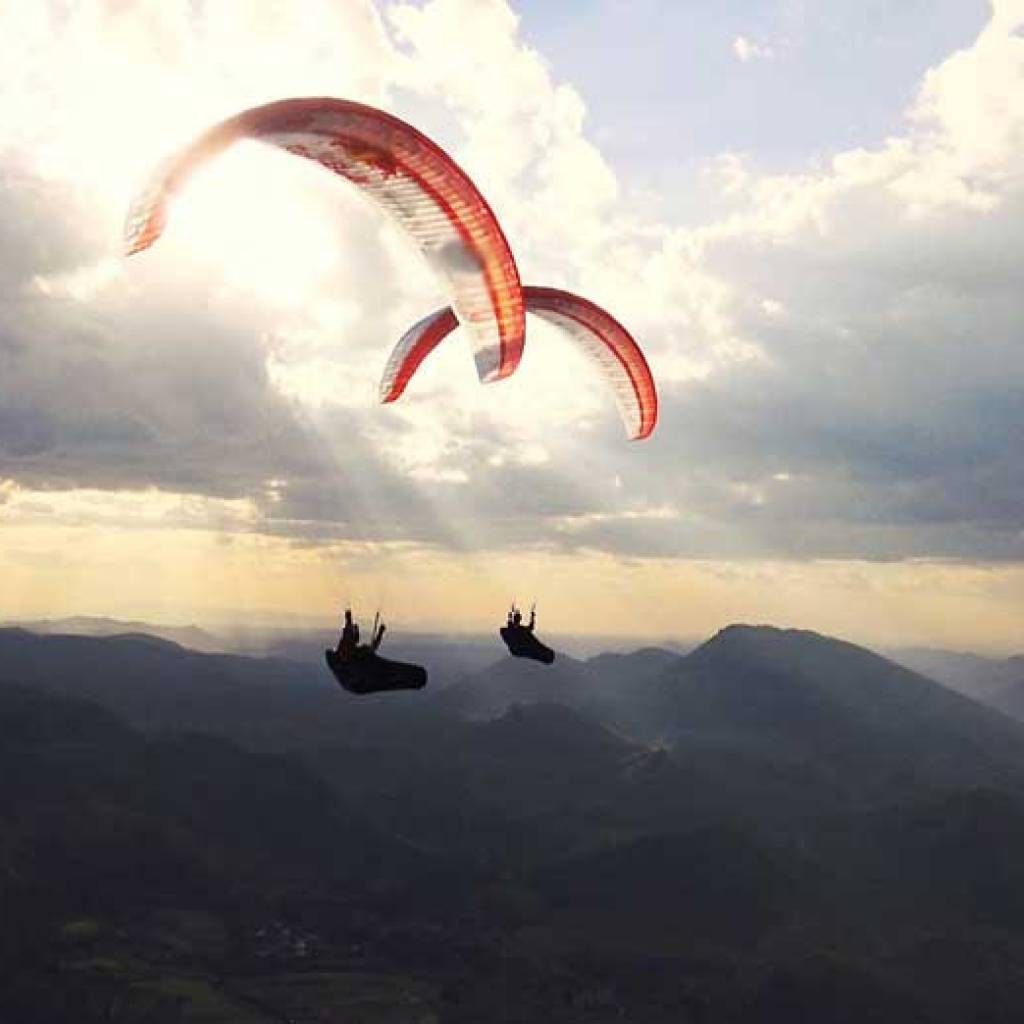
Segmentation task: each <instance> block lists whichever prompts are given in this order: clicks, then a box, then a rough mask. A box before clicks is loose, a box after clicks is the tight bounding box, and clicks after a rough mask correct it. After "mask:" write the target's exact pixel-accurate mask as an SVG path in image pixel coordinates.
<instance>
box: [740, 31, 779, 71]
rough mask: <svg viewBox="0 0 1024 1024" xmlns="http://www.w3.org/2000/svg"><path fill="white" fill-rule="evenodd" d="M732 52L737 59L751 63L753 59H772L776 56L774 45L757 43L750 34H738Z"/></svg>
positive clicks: (743, 62)
mask: <svg viewBox="0 0 1024 1024" xmlns="http://www.w3.org/2000/svg"><path fill="white" fill-rule="evenodd" d="M732 52H733V53H734V54H735V55H736V59H737V60H738V61H740V62H741V63H742V64H749V63H750V62H751V61H753V60H763V59H770V58H772V57H774V56H775V51H774V50H773V49H772V47H770V46H767V45H765V44H763V43H756V42H754V40H752V39H750V38H749V37H748V36H742V35H741V36H736V38H735V39H734V40H733V41H732Z"/></svg>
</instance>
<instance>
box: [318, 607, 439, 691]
mask: <svg viewBox="0 0 1024 1024" xmlns="http://www.w3.org/2000/svg"><path fill="white" fill-rule="evenodd" d="M386 628H387V627H386V626H385V625H384V623H383V622H381V621H380V613H379V612H378V613H377V614H376V615H375V616H374V620H373V634H372V637H371V640H370V643H368V644H360V643H359V624H358V623H357V622H355V621H354V620H353V618H352V610H351V609H350V608H346V609H345V619H344V626H343V627H342V631H341V638H340V639H339V640H338V646H337V647H336V648H334V649H333V650H332V649H331V648H328V649H327V650H326V651H324V660H325V661H326V662H327V667H328V668H329V669H330V670H331V672H332V673H333V674H334V678H335V679H337V681H338V685H339V686H340V687H341V688H342V689H343V690H348V692H349V693H357V694H365V693H386V692H390V691H394V690H422V689H423V687H424V686H426V685H427V670H426V669H425V668H423V667H422V666H420V665H410V664H407V663H406V662H404V661H391V660H390V659H388V658H382V657H381V656H380V655H379V654H378V653H377V650H378V649H379V647H380V645H381V642H382V641H383V639H384V632H385V630H386Z"/></svg>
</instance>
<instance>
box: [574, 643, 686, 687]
mask: <svg viewBox="0 0 1024 1024" xmlns="http://www.w3.org/2000/svg"><path fill="white" fill-rule="evenodd" d="M681 657H682V655H681V654H677V653H676V652H674V651H667V650H665V649H664V648H663V647H642V648H640V649H639V650H637V651H632V652H630V653H629V654H621V653H613V654H598V655H595V656H594V657H593V658H589V659H588V660H587V662H586V665H587V668H589V669H590V670H591V671H593V672H595V673H597V674H599V675H600V676H615V677H617V678H619V679H622V680H626V679H628V678H635V677H638V676H642V677H650V676H653V675H655V674H656V673H659V672H664V671H665V669H667V668H668V667H669V666H670V665H674V664H676V663H677V662H678V661H679V659H680V658H681Z"/></svg>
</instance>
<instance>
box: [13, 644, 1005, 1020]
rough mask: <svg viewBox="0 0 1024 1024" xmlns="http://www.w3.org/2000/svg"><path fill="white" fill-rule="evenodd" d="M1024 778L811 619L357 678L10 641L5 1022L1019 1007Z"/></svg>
mask: <svg viewBox="0 0 1024 1024" xmlns="http://www.w3.org/2000/svg"><path fill="white" fill-rule="evenodd" d="M456 660H457V659H455V658H454V657H453V658H452V659H450V660H449V662H448V664H449V665H454V664H455V662H456ZM1011 665H1012V663H1011ZM1022 792H1024V725H1021V724H1020V723H1018V722H1016V721H1014V720H1013V719H1012V718H1010V717H1008V716H1007V715H1004V714H1002V713H1000V712H998V711H996V710H994V709H992V708H991V707H988V706H986V705H985V704H983V703H981V702H979V701H977V700H973V699H971V698H970V697H968V696H965V695H964V694H963V693H958V692H955V691H954V690H952V689H950V688H948V687H946V686H943V685H942V684H941V683H939V682H936V681H935V680H933V679H930V678H927V677H926V676H924V675H922V674H920V673H919V672H916V671H913V670H911V669H910V668H907V667H905V666H903V665H899V664H897V663H895V662H894V661H892V660H889V659H886V658H883V657H881V656H879V655H877V654H874V653H872V652H871V651H868V650H866V649H864V648H861V647H857V646H855V645H853V644H849V643H846V642H844V641H841V640H837V639H834V638H830V637H825V636H821V635H818V634H815V633H811V632H807V631H801V630H783V629H776V628H772V627H765V626H745V625H733V626H729V627H727V628H725V629H723V630H721V631H720V632H719V633H717V634H716V635H715V636H713V637H711V638H710V639H709V640H707V641H706V642H705V643H703V644H701V645H700V646H698V647H697V648H696V649H695V650H693V651H691V652H689V653H679V652H676V651H672V650H667V649H661V648H644V649H640V650H636V651H633V652H631V653H614V654H602V655H597V656H595V657H591V658H589V659H585V660H577V659H573V658H570V657H567V656H564V655H563V656H559V658H558V660H556V662H555V663H554V665H552V666H550V667H544V666H539V665H536V664H534V663H531V662H524V661H519V660H515V659H511V658H500V659H495V660H492V661H490V662H489V663H488V664H486V665H482V666H481V665H475V666H473V667H471V668H469V669H467V670H466V671H464V672H462V674H461V675H460V676H458V678H454V679H452V680H451V681H450V684H449V685H446V686H440V687H434V686H428V687H427V689H426V690H424V691H420V692H415V693H400V694H386V695H378V696H375V697H368V698H358V697H353V696H352V695H350V694H347V693H345V692H343V691H342V690H341V689H340V688H339V687H338V686H337V685H336V684H335V682H334V681H333V679H332V677H331V676H330V675H329V674H328V673H327V671H326V669H324V668H322V667H320V666H319V665H315V664H312V663H300V662H296V661H291V660H288V659H283V658H256V657H244V656H239V655H234V654H207V653H200V652H196V651H194V650H188V649H186V648H185V647H183V646H181V645H180V644H178V643H176V642H172V641H171V640H169V639H167V638H157V637H152V636H147V635H140V634H128V635H115V636H103V637H96V636H66V635H39V634H35V633H32V632H29V631H27V630H24V629H0V908H2V909H3V913H2V914H0V1019H3V1020H6V1019H11V1020H18V1021H19V1022H22V1024H44V1022H45V1024H50V1022H51V1021H58V1020H67V1019H75V1020H79V1021H83V1022H85V1024H92V1022H93V1021H97V1022H98V1021H100V1020H111V1019H114V1020H118V1021H121V1022H122V1024H142V1022H143V1021H152V1020H161V1021H163V1020H166V1021H169V1022H174V1024H178V1022H184V1021H186V1020H190V1019H209V1020H252V1021H258V1022H261V1024H262V1022H263V1021H270V1020H280V1019H288V1018H291V1019H317V1015H318V1014H319V1015H321V1016H324V1015H325V1014H328V1013H333V1014H334V1015H335V1016H336V1017H338V1019H346V1018H353V1017H354V1018H358V1019H367V1020H370V1019H380V1020H399V1019H407V1018H408V1015H409V1013H410V1012H411V1011H410V1010H409V1009H408V1008H409V1007H410V1006H413V1005H415V1006H416V1007H417V1010H416V1013H417V1014H418V1015H419V1018H422V1019H433V1020H436V1021H438V1022H441V1024H469V1022H470V1021H476V1020H481V1019H488V1020H490V1019H493V1020H496V1021H499V1022H500V1021H506V1020H507V1021H513V1020H540V1019H543V1020H550V1021H553V1022H556V1024H557V1022H559V1021H563V1022H567V1024H577V1022H582V1021H589V1022H599V1024H605V1022H607V1024H611V1022H612V1021H621V1020H623V1019H627V1020H628V1019H633V1020H643V1021H645V1022H646V1021H650V1022H652V1024H660V1022H666V1024H667V1022H668V1021H672V1022H677V1021H682V1022H695V1021H699V1020H715V1021H723V1022H724V1024H754V1022H758V1024H760V1022H764V1021H768V1022H772V1021H776V1020H779V1021H783V1020H786V1021H789V1020H829V1021H854V1020H858V1021H859V1020H873V1021H879V1022H888V1021H893V1022H897V1021H898V1022H900V1024H903V1022H905V1021H920V1022H926V1024H960V1022H962V1021H965V1020H989V1021H1007V1022H1009V1021H1011V1020H1012V1021H1016V1020H1019V1019H1024V1017H1022V1015H1024V895H1022V894H1024V867H1022V865H1024V800H1022V797H1021V793H1022ZM311 949H312V950H315V951H316V956H315V957H313V956H312V954H311V953H310V952H309V951H310V950H311ZM371 981H372V985H371ZM368 985H369V986H370V988H369V989H368V988H367V986H368ZM368 993H369V994H368ZM373 1000H378V1002H373ZM371 1005H372V1006H374V1007H377V1009H374V1010H373V1013H372V1014H371V1010H370V1009H368V1007H370V1006H371ZM360 1014H362V1015H363V1016H362V1017H360V1016H359V1015H360ZM373 1014H376V1016H374V1015H373ZM403 1015H404V1016H403Z"/></svg>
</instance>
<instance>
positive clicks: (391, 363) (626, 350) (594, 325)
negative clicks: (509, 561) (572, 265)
mask: <svg viewBox="0 0 1024 1024" xmlns="http://www.w3.org/2000/svg"><path fill="white" fill-rule="evenodd" d="M523 301H524V303H525V307H526V311H527V312H528V313H532V314H534V316H538V317H540V318H541V319H542V320H546V321H548V322H549V323H552V324H554V325H555V326H557V327H560V328H561V329H562V330H563V331H564V332H565V333H566V335H567V336H568V337H569V338H570V339H571V340H572V341H573V342H575V344H576V346H577V348H578V349H579V350H580V351H581V352H582V353H583V354H584V355H585V356H586V357H587V359H588V360H589V361H590V362H591V363H592V364H593V365H594V366H595V367H596V368H597V370H598V372H599V373H600V375H601V376H602V377H603V378H604V379H605V380H606V381H607V382H608V384H609V386H610V387H611V390H612V394H613V396H614V398H615V402H616V405H617V406H618V409H619V415H620V417H621V418H622V424H623V426H624V427H625V430H626V436H627V437H629V438H630V439H631V440H634V441H640V440H643V439H644V438H645V437H649V436H650V435H651V433H652V432H653V431H654V427H655V425H656V424H657V422H658V390H657V388H656V386H655V383H654V377H653V375H652V374H651V368H650V366H649V365H648V363H647V359H646V357H645V356H644V354H643V351H642V350H641V348H640V346H639V345H638V344H637V343H636V340H635V339H634V338H633V336H632V335H631V334H630V333H629V332H628V331H627V330H626V328H625V327H623V326H622V324H620V323H619V321H618V320H616V319H615V318H614V317H613V316H612V315H611V313H609V312H608V311H607V310H605V309H602V308H601V307H600V306H598V305H597V304H596V303H593V302H591V301H590V300H589V299H585V298H583V297H582V296H580V295H574V294H573V293H572V292H566V291H562V290H561V289H558V288H541V287H538V286H536V285H527V286H526V287H525V288H523ZM458 326H459V320H458V318H457V317H456V315H455V313H454V312H453V311H452V309H450V308H445V309H440V310H438V311H437V312H436V313H431V314H430V316H426V317H424V318H423V319H422V320H420V321H418V322H417V323H416V324H414V325H413V326H412V327H410V328H409V330H408V331H406V332H405V334H403V335H402V337H401V338H399V340H398V344H397V345H395V348H394V350H393V351H392V353H391V356H390V358H389V359H388V363H387V367H386V368H385V370H384V376H383V378H382V379H381V383H380V400H381V401H382V402H385V403H387V402H394V401H396V400H397V399H399V398H400V397H401V396H402V393H403V392H404V391H405V389H406V387H407V386H408V384H409V382H410V381H411V380H412V378H413V376H414V374H415V373H416V371H417V370H418V369H419V367H420V364H421V363H422V362H423V360H424V359H426V358H427V356H429V355H430V353H431V352H433V351H434V349H435V348H437V346H438V345H440V344H441V342H442V341H444V339H445V338H446V337H447V336H448V335H449V334H451V333H452V332H453V331H454V330H455V329H456V328H457V327H458Z"/></svg>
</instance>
